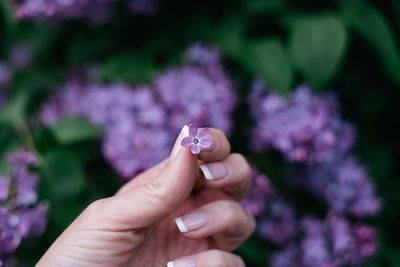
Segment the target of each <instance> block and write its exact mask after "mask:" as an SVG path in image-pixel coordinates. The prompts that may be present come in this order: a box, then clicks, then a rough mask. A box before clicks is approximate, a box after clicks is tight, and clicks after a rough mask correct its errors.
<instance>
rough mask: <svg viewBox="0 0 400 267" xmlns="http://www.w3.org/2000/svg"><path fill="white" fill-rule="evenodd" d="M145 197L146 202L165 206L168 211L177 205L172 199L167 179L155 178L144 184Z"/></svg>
mask: <svg viewBox="0 0 400 267" xmlns="http://www.w3.org/2000/svg"><path fill="white" fill-rule="evenodd" d="M142 192H143V199H145V200H146V202H148V203H150V204H152V205H156V206H161V207H163V208H164V209H165V210H166V211H168V212H172V211H173V210H174V209H175V206H174V205H173V204H172V203H171V201H170V196H171V195H170V194H169V189H168V186H167V185H166V184H165V179H155V180H153V181H151V182H150V183H147V184H145V185H144V190H143V191H142Z"/></svg>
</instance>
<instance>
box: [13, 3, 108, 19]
mask: <svg viewBox="0 0 400 267" xmlns="http://www.w3.org/2000/svg"><path fill="white" fill-rule="evenodd" d="M11 4H12V6H13V10H14V13H15V15H16V17H17V18H18V19H27V20H34V21H39V22H42V21H45V20H53V21H57V20H62V19H66V18H73V19H76V18H86V19H89V20H91V21H94V22H100V21H103V20H104V19H105V18H107V16H108V14H109V10H110V4H111V2H110V1H109V0H65V1H59V0H11Z"/></svg>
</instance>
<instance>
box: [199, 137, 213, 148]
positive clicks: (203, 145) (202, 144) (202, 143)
mask: <svg viewBox="0 0 400 267" xmlns="http://www.w3.org/2000/svg"><path fill="white" fill-rule="evenodd" d="M199 146H200V147H201V148H209V147H211V142H210V141H209V140H207V139H202V140H201V141H200V142H199Z"/></svg>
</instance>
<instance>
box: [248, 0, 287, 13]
mask: <svg viewBox="0 0 400 267" xmlns="http://www.w3.org/2000/svg"><path fill="white" fill-rule="evenodd" d="M243 4H244V9H245V10H246V11H247V12H249V13H253V14H254V13H257V14H258V13H263V14H267V13H271V12H276V11H277V10H280V9H282V8H283V7H284V6H285V4H286V0H267V1H266V0H244V1H243Z"/></svg>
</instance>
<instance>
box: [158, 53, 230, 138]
mask: <svg viewBox="0 0 400 267" xmlns="http://www.w3.org/2000/svg"><path fill="white" fill-rule="evenodd" d="M191 49H192V48H189V51H190V50H191ZM153 84H154V88H155V90H156V91H157V93H158V94H159V96H160V98H161V101H162V103H163V104H164V105H165V107H166V110H167V113H168V117H169V118H170V125H171V127H172V128H173V129H179V128H181V127H182V125H184V124H185V123H187V122H188V121H191V122H193V123H194V124H196V125H208V126H212V127H217V128H219V129H221V130H222V131H224V132H226V133H229V132H230V129H231V118H230V116H231V113H232V110H233V108H234V105H235V102H236V94H235V92H234V90H233V86H232V82H231V80H230V79H229V77H228V76H227V74H226V73H225V71H224V70H223V68H222V66H221V64H220V62H217V63H216V64H202V63H201V64H192V65H188V66H185V67H182V68H178V69H170V70H167V71H165V72H163V73H161V74H160V75H158V76H157V77H156V78H155V80H154V83H153Z"/></svg>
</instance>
